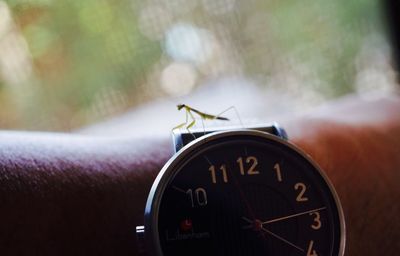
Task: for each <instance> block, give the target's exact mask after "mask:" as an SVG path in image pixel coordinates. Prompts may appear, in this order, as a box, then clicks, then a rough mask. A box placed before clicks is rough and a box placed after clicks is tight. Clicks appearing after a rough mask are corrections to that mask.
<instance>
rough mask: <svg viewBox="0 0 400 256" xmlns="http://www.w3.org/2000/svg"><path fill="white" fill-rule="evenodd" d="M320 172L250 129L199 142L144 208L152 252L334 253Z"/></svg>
mask: <svg viewBox="0 0 400 256" xmlns="http://www.w3.org/2000/svg"><path fill="white" fill-rule="evenodd" d="M335 195H336V194H335V192H334V191H333V188H332V187H331V186H330V184H329V182H328V181H327V180H326V178H325V177H324V175H323V174H322V173H321V171H320V170H319V169H318V167H316V166H315V165H314V164H312V163H311V160H310V159H308V158H307V157H305V156H304V154H302V153H301V152H300V151H299V150H298V149H295V147H294V146H292V145H290V144H289V143H287V142H283V141H282V140H280V139H277V138H276V137H275V136H272V135H268V134H264V133H261V132H255V131H234V132H232V131H231V132H223V133H217V134H213V135H209V136H206V137H205V138H202V139H200V140H198V141H196V142H194V143H191V144H190V145H189V146H187V147H185V148H184V149H183V150H181V151H180V152H179V153H178V154H177V155H176V156H175V157H174V158H173V159H172V160H171V161H170V162H168V163H167V165H166V166H165V167H164V169H163V170H162V172H161V173H160V175H159V177H158V178H157V180H156V182H155V184H154V185H153V189H152V193H151V195H150V197H149V201H148V205H147V207H146V233H147V235H146V238H147V239H149V240H150V242H149V243H150V247H151V250H153V254H156V255H164V256H177V255H202V256H204V255H208V256H210V255H216V256H221V255H246V256H250V255H263V256H265V255H270V256H273V255H275V256H282V255H293V256H296V255H307V256H317V255H319V256H321V255H324V256H325V255H330V256H333V255H334V256H337V255H342V253H343V246H344V239H343V236H342V235H343V233H344V230H343V229H344V223H343V219H342V213H341V209H340V206H339V202H338V200H337V197H336V196H335Z"/></svg>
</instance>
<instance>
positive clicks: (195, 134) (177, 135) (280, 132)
mask: <svg viewBox="0 0 400 256" xmlns="http://www.w3.org/2000/svg"><path fill="white" fill-rule="evenodd" d="M238 129H250V130H256V131H261V132H267V133H270V134H272V135H275V136H278V137H280V138H281V139H285V140H287V139H288V136H287V134H286V131H285V130H284V129H283V128H282V127H280V126H279V125H278V124H277V123H275V122H274V123H270V124H264V125H253V126H247V127H241V126H218V127H211V128H205V129H202V130H199V129H193V130H192V129H191V130H190V131H188V130H187V129H180V130H178V131H176V132H173V133H172V136H173V142H174V143H173V145H174V150H175V152H178V151H179V150H180V149H181V148H182V147H184V146H185V145H186V144H188V143H190V142H191V141H193V140H195V139H198V138H200V137H202V136H204V135H206V134H209V133H213V132H219V131H229V130H238Z"/></svg>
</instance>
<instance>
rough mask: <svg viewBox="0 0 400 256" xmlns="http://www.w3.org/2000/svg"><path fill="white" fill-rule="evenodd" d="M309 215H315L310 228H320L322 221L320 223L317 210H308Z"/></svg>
mask: <svg viewBox="0 0 400 256" xmlns="http://www.w3.org/2000/svg"><path fill="white" fill-rule="evenodd" d="M311 215H315V218H314V223H313V224H312V225H311V228H312V229H314V230H318V229H320V228H321V226H322V223H321V216H320V215H319V212H310V216H311Z"/></svg>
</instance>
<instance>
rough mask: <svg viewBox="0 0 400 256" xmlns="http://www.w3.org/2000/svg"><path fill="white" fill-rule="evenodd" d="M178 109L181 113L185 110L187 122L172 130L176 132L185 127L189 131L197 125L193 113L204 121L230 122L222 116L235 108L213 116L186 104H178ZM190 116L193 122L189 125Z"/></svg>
mask: <svg viewBox="0 0 400 256" xmlns="http://www.w3.org/2000/svg"><path fill="white" fill-rule="evenodd" d="M177 108H178V110H179V111H180V110H182V109H184V110H185V112H186V121H185V122H184V123H181V124H179V125H177V126H175V127H174V128H173V129H172V130H173V131H174V130H176V129H180V128H182V127H184V126H186V129H187V130H189V129H190V128H191V127H193V126H194V125H195V123H196V119H195V118H194V115H193V113H195V114H197V115H198V116H200V118H201V119H202V120H223V121H229V119H228V118H226V117H222V116H220V115H221V114H223V113H225V112H226V111H228V110H229V109H232V108H234V107H230V108H228V109H226V110H224V111H223V112H221V113H220V114H218V115H211V114H207V113H204V112H201V111H200V110H197V109H195V108H192V107H190V106H188V105H186V104H178V105H177ZM189 116H190V118H191V119H192V120H191V122H190V123H189V124H188V121H189Z"/></svg>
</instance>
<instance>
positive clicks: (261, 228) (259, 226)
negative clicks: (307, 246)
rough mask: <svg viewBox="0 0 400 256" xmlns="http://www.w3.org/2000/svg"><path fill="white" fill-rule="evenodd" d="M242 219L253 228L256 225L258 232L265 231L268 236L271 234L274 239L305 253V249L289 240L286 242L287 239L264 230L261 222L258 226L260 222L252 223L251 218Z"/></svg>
mask: <svg viewBox="0 0 400 256" xmlns="http://www.w3.org/2000/svg"><path fill="white" fill-rule="evenodd" d="M242 219H243V220H245V221H247V222H249V223H250V224H251V226H253V225H254V223H256V226H255V227H256V229H255V230H256V231H260V230H262V231H264V232H265V233H267V234H269V235H271V236H273V237H275V238H277V239H279V240H281V241H282V242H285V243H286V244H288V245H290V246H292V247H294V248H296V249H297V250H299V251H302V252H304V249H302V248H300V247H299V246H297V245H295V244H293V243H291V242H289V241H288V240H286V239H285V238H283V237H281V236H279V235H277V234H275V233H274V232H271V231H270V230H268V229H266V228H264V227H263V226H262V224H261V222H260V223H259V224H258V225H257V222H259V221H258V220H255V221H252V220H250V219H249V218H246V217H242ZM243 228H247V226H246V227H243Z"/></svg>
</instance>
